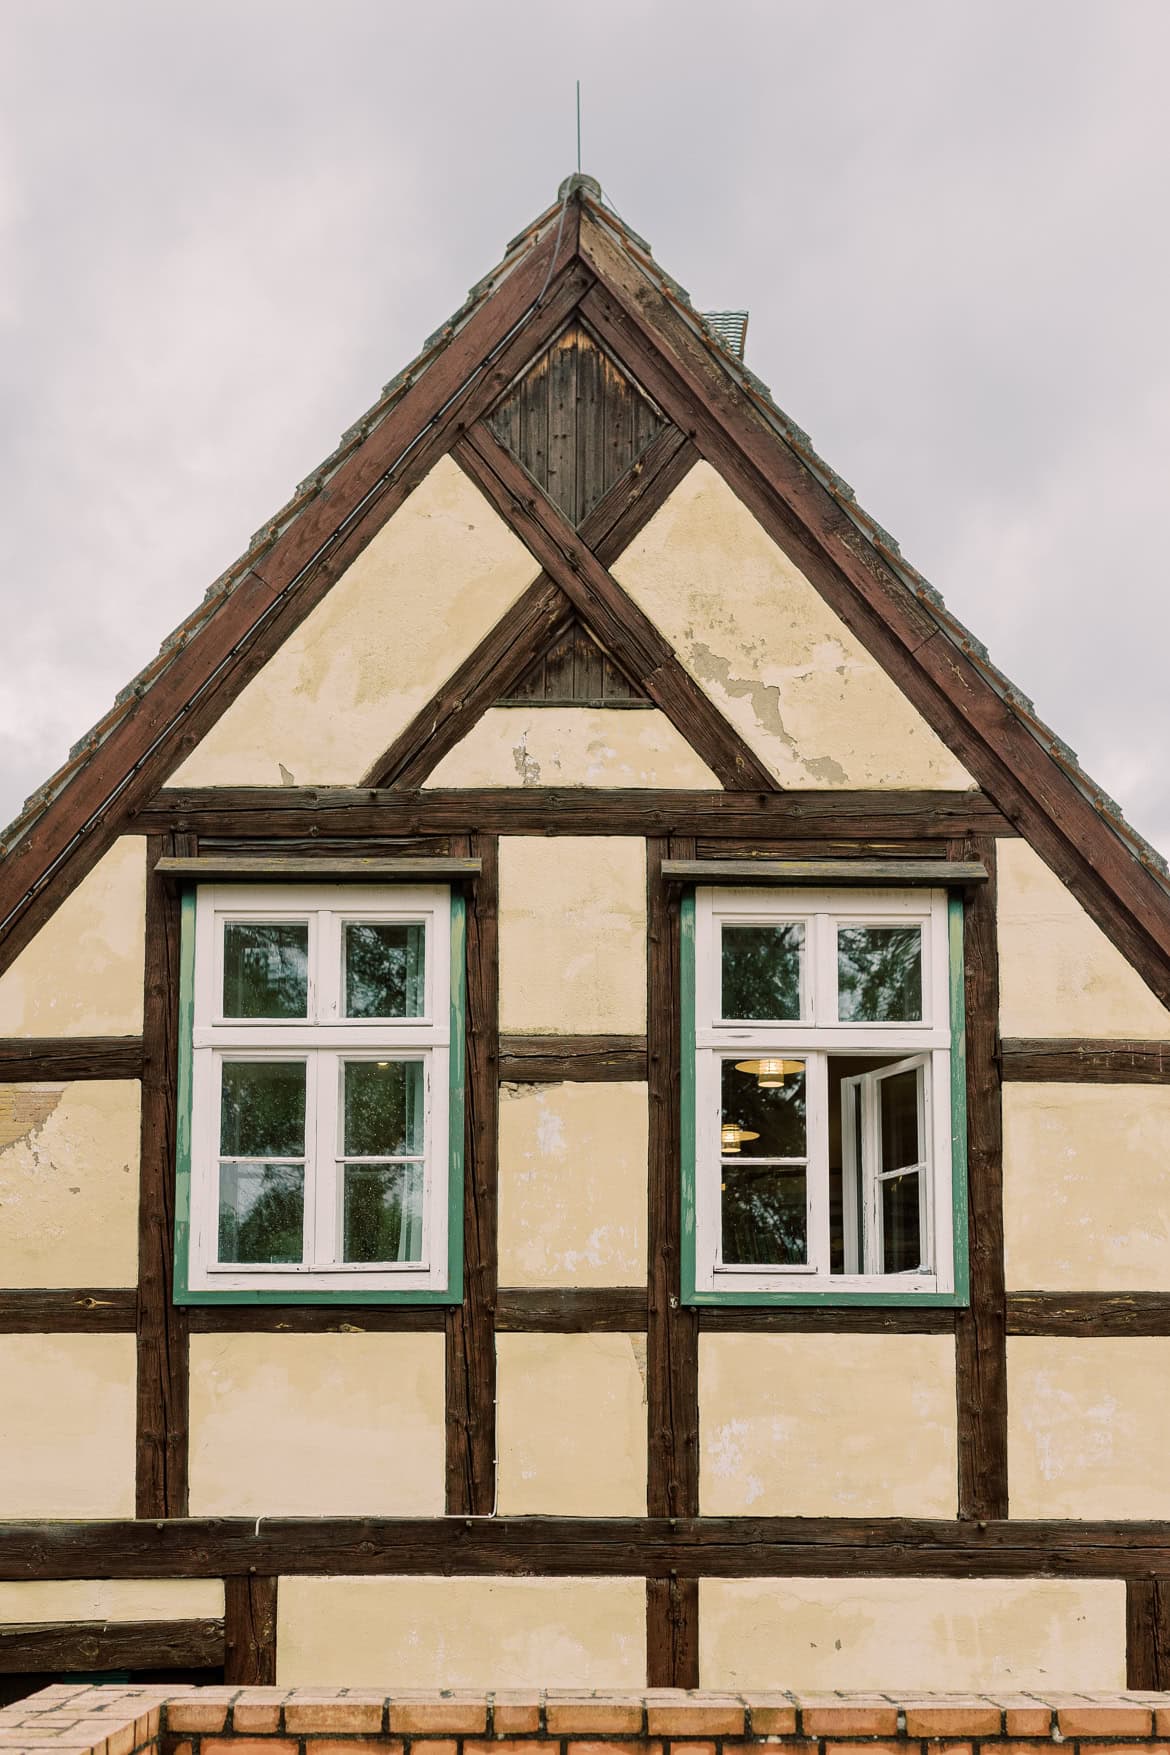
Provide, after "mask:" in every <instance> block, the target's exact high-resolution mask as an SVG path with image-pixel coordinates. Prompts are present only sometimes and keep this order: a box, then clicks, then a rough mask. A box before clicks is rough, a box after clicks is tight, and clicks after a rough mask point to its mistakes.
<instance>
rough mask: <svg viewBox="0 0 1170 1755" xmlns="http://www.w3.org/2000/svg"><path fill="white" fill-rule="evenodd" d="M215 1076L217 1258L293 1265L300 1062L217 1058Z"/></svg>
mask: <svg viewBox="0 0 1170 1755" xmlns="http://www.w3.org/2000/svg"><path fill="white" fill-rule="evenodd" d="M221 1070H222V1085H221V1097H220V1119H219V1146H220V1166H219V1235H218V1252H217V1253H218V1259H219V1260H220V1261H222V1262H290V1261H293V1262H297V1261H301V1260H302V1259H303V1254H304V1213H305V1166H304V1156H305V1063H304V1061H303V1060H292V1061H284V1060H225V1061H224V1062H223V1066H222V1069H221ZM281 1159H295V1160H300V1161H299V1162H293V1163H287V1162H284V1163H282V1162H279V1161H277V1160H281Z"/></svg>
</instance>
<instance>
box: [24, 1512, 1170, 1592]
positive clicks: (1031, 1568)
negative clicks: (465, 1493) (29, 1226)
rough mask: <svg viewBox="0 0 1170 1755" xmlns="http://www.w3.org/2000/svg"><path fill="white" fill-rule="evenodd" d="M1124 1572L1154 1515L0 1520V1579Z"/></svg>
mask: <svg viewBox="0 0 1170 1755" xmlns="http://www.w3.org/2000/svg"><path fill="white" fill-rule="evenodd" d="M252 1572H254V1573H255V1574H256V1575H257V1576H259V1577H275V1576H281V1577H283V1576H285V1575H292V1574H296V1575H300V1576H310V1575H316V1576H320V1575H322V1574H328V1573H337V1574H339V1575H342V1576H348V1577H355V1578H356V1577H363V1576H369V1575H376V1574H379V1573H399V1574H406V1575H410V1576H415V1577H417V1576H423V1575H434V1574H441V1575H444V1576H447V1575H450V1576H455V1575H461V1576H464V1577H475V1576H480V1577H487V1576H490V1575H492V1574H502V1575H508V1576H511V1577H523V1576H525V1575H527V1574H532V1575H539V1576H545V1577H554V1576H557V1575H561V1576H564V1577H573V1578H583V1577H589V1576H591V1575H595V1576H598V1577H606V1578H613V1577H631V1576H633V1577H638V1576H641V1577H650V1578H669V1577H670V1576H671V1575H672V1574H677V1576H678V1577H679V1578H692V1579H693V1578H784V1577H803V1578H809V1577H812V1578H816V1577H832V1578H920V1577H931V1576H934V1577H941V1578H1126V1577H1134V1576H1137V1575H1139V1574H1145V1575H1147V1576H1148V1575H1151V1574H1166V1573H1170V1523H1154V1522H1136V1521H1126V1520H1121V1521H1113V1522H1109V1521H1104V1520H1091V1519H1087V1520H1083V1521H1082V1520H1080V1519H1070V1520H1068V1521H1050V1522H1036V1521H1032V1520H1029V1519H1024V1518H1019V1519H1012V1520H1010V1521H1007V1520H993V1521H991V1522H987V1523H979V1522H976V1521H974V1520H962V1519H956V1520H950V1519H937V1520H935V1519H932V1520H926V1519H922V1520H920V1519H913V1518H868V1519H867V1518H813V1517H806V1518H802V1517H789V1518H784V1517H682V1518H668V1517H657V1518H651V1517H630V1518H620V1517H617V1518H597V1517H568V1518H566V1517H527V1518H524V1517H470V1518H468V1517H465V1516H448V1517H433V1518H432V1517H402V1518H389V1517H371V1518H312V1517H295V1518H289V1517H271V1518H269V1517H265V1518H260V1519H259V1520H257V1519H256V1518H254V1517H230V1518H178V1519H155V1518H137V1519H100V1520H98V1519H94V1520H86V1521H81V1520H70V1519H54V1520H52V1521H46V1522H33V1521H30V1520H22V1521H20V1522H10V1523H0V1579H5V1580H19V1579H37V1578H58V1579H67V1578H228V1577H240V1576H245V1575H249V1574H251V1573H252Z"/></svg>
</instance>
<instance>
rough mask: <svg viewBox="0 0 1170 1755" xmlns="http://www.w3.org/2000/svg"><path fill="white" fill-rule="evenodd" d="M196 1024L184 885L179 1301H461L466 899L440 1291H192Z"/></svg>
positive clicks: (455, 989)
mask: <svg viewBox="0 0 1170 1755" xmlns="http://www.w3.org/2000/svg"><path fill="white" fill-rule="evenodd" d="M194 1029H195V888H194V885H191V884H188V885H185V886H184V889H183V900H182V949H181V952H180V959H179V1069H178V1073H179V1076H178V1090H177V1093H176V1102H177V1107H178V1115H177V1127H176V1151H175V1290H174V1299H175V1303H176V1304H183V1305H187V1304H190V1305H203V1304H253V1305H261V1304H462V1302H463V1164H464V1144H463V1140H464V1103H465V1099H464V1082H465V1079H466V1073H467V904H466V902H465V900H464V898H463V896H462V895H460V894H458V893H456V892H452V896H451V1052H450V1080H449V1084H450V1097H449V1100H448V1102H449V1108H448V1115H449V1128H450V1137H449V1141H448V1163H449V1172H448V1184H447V1186H448V1207H447V1285H446V1288H445V1290H443V1291H441V1292H395V1291H389V1290H387V1291H378V1292H350V1291H348V1290H346V1289H344V1288H342V1289H339V1290H337V1291H330V1292H260V1291H241V1290H234V1291H230V1292H192V1291H191V1289H190V1287H189V1285H188V1279H189V1249H190V1231H191V1081H192V1072H193V1058H192V1056H193V1041H194Z"/></svg>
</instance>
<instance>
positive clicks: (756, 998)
mask: <svg viewBox="0 0 1170 1755" xmlns="http://www.w3.org/2000/svg"><path fill="white" fill-rule="evenodd" d="M803 961H804V927H803V926H802V925H800V923H799V922H797V921H793V922H790V923H789V924H788V925H786V926H731V925H728V924H727V923H726V922H725V923H724V926H723V933H722V987H723V998H722V1006H721V1015H722V1016H723V1017H725V1018H752V1019H768V1018H799V1016H800V975H801V965H802V964H803Z"/></svg>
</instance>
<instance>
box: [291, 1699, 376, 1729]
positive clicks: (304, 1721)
mask: <svg viewBox="0 0 1170 1755" xmlns="http://www.w3.org/2000/svg"><path fill="white" fill-rule="evenodd" d="M284 1728H285V1730H286V1731H289V1732H290V1733H299V1734H302V1735H305V1736H312V1735H313V1734H314V1732H321V1731H332V1732H337V1731H380V1730H381V1729H382V1702H381V1701H380V1700H347V1699H345V1698H344V1697H342V1698H340V1699H335V1700H286V1701H285V1703H284Z"/></svg>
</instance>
